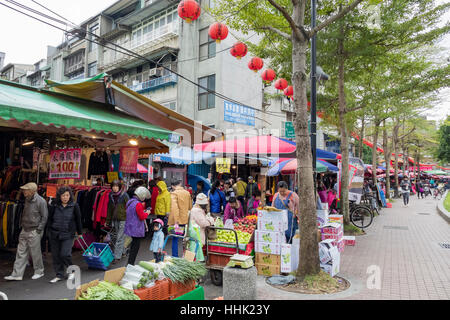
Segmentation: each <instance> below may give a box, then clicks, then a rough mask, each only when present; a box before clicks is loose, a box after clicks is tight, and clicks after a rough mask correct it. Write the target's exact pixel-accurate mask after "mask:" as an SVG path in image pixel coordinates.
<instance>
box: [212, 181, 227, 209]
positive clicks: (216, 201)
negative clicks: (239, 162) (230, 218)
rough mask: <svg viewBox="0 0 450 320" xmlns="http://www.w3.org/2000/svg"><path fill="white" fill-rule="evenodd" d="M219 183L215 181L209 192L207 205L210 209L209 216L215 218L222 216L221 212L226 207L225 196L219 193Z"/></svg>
mask: <svg viewBox="0 0 450 320" xmlns="http://www.w3.org/2000/svg"><path fill="white" fill-rule="evenodd" d="M219 188H220V181H219V180H217V181H216V182H215V183H214V184H213V186H212V188H211V190H209V196H208V198H209V205H210V209H211V214H212V215H213V216H216V217H220V216H221V215H222V212H223V210H225V207H226V205H227V202H226V199H225V194H224V193H223V192H222V191H220V189H219Z"/></svg>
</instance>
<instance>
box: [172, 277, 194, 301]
mask: <svg viewBox="0 0 450 320" xmlns="http://www.w3.org/2000/svg"><path fill="white" fill-rule="evenodd" d="M194 289H195V281H194V280H191V281H188V282H185V283H180V282H172V281H171V280H169V297H170V298H169V299H171V300H172V299H175V298H178V297H180V296H182V295H184V294H186V293H188V292H191V291H192V290H194Z"/></svg>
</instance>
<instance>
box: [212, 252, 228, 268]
mask: <svg viewBox="0 0 450 320" xmlns="http://www.w3.org/2000/svg"><path fill="white" fill-rule="evenodd" d="M230 259H231V257H230V256H221V255H218V254H210V255H209V256H208V265H216V266H223V267H225V266H226V265H227V264H228V262H230Z"/></svg>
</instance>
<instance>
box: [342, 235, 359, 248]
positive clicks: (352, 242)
mask: <svg viewBox="0 0 450 320" xmlns="http://www.w3.org/2000/svg"><path fill="white" fill-rule="evenodd" d="M344 242H345V245H346V246H354V245H355V244H356V237H355V236H344Z"/></svg>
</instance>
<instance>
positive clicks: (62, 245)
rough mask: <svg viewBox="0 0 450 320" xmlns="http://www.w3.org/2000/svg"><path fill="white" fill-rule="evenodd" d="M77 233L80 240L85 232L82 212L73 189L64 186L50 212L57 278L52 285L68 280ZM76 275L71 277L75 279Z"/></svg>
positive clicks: (49, 221) (50, 229)
mask: <svg viewBox="0 0 450 320" xmlns="http://www.w3.org/2000/svg"><path fill="white" fill-rule="evenodd" d="M75 232H76V234H77V238H78V239H79V238H80V237H81V235H82V232H83V225H82V224H81V210H80V207H79V206H78V203H76V202H75V201H74V197H73V192H72V189H71V188H70V187H68V186H63V187H61V188H59V189H58V192H57V193H56V199H55V201H54V203H52V205H51V206H50V208H49V212H48V231H47V233H48V236H49V239H50V249H51V252H52V259H53V268H54V270H55V273H56V277H55V278H53V279H52V280H50V283H56V282H58V281H61V280H63V279H66V278H67V276H66V269H67V267H69V266H71V265H72V247H73V244H74V240H75ZM73 278H74V274H73V273H71V274H70V275H69V279H73Z"/></svg>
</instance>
